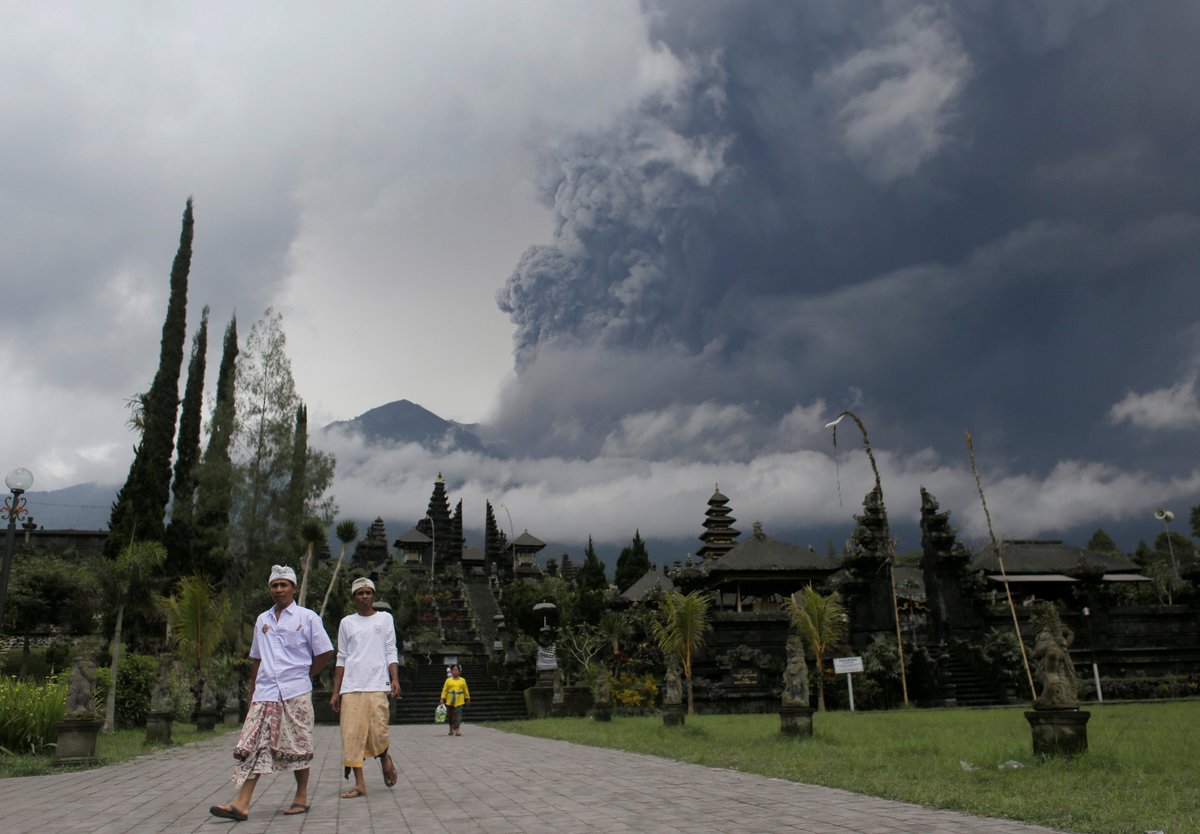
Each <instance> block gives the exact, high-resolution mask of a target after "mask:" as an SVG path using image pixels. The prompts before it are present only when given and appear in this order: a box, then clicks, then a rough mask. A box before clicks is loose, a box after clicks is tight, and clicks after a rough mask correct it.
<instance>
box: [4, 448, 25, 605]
mask: <svg viewBox="0 0 1200 834" xmlns="http://www.w3.org/2000/svg"><path fill="white" fill-rule="evenodd" d="M4 484H5V486H7V487H8V488H9V490H11V491H12V495H11V496H9V497H8V498H5V499H4V508H3V512H4V516H5V518H7V519H8V532H7V533H6V534H5V536H4V565H3V567H0V628H3V627H4V599H5V597H7V596H8V572H9V570H10V569H11V568H12V557H13V545H14V543H15V542H16V538H17V519H18V518H20V517H21V516H22V515H23V514H24V513H25V498H24V497H23V496H24V494H25V491H26V490H28V489H29V488H30V487H31V486H33V473H32V472H30V471H29V470H28V469H26V468H25V467H23V466H18V467H17V468H16V469H14V470H13V471H12V472H9V473H8V475H7V476H6V477H5V478H4Z"/></svg>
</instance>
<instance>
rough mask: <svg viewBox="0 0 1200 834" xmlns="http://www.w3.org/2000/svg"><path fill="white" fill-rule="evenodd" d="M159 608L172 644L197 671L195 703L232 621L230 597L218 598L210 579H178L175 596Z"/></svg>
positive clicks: (198, 699)
mask: <svg viewBox="0 0 1200 834" xmlns="http://www.w3.org/2000/svg"><path fill="white" fill-rule="evenodd" d="M159 607H160V608H161V609H162V610H163V613H165V614H166V615H167V625H168V626H170V634H171V643H172V644H173V645H174V646H175V648H176V650H177V651H178V652H179V653H180V654H181V655H182V656H183V657H184V659H185V660H186V661H187V664H188V665H189V666H191V667H192V668H193V669H194V670H195V672H196V681H195V686H194V691H195V694H196V703H197V704H199V703H200V693H201V692H202V691H203V689H204V679H205V674H206V672H207V671H208V669H207V667H208V662H209V660H210V659H212V657H213V655H215V654H216V652H217V647H218V646H219V645H220V644H221V639H222V638H223V637H224V634H225V621H226V620H227V619H228V618H229V598H228V597H222V598H221V599H220V600H218V599H216V598H215V594H214V592H213V588H212V586H211V585H209V583H208V580H207V579H206V578H205V577H203V576H200V575H196V576H185V577H184V578H183V579H180V580H179V586H178V590H177V591H176V593H175V596H171V597H161V598H160V599H159Z"/></svg>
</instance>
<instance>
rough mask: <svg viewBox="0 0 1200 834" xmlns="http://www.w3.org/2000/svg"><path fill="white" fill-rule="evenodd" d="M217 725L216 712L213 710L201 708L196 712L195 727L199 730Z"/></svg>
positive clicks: (209, 728)
mask: <svg viewBox="0 0 1200 834" xmlns="http://www.w3.org/2000/svg"><path fill="white" fill-rule="evenodd" d="M216 726H217V713H216V711H215V710H213V711H211V712H210V711H208V710H202V711H200V712H198V713H196V729H197V730H200V731H201V732H203V731H205V730H211V729H213V728H214V727H216Z"/></svg>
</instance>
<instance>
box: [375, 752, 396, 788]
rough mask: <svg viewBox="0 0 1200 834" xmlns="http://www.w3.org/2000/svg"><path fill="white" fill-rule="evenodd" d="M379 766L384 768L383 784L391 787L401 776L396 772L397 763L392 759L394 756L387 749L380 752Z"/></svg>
mask: <svg viewBox="0 0 1200 834" xmlns="http://www.w3.org/2000/svg"><path fill="white" fill-rule="evenodd" d="M379 766H380V767H381V768H382V769H383V784H385V785H387V786H388V787H389V788H390V787H392V785H395V784H396V781H397V780H398V779H399V778H400V776H399V774H398V773H396V765H395V763H394V762H393V761H392V757H391V756H390V755H388V753H387V752H386V751H384V752H383V753H381V754H380V758H379Z"/></svg>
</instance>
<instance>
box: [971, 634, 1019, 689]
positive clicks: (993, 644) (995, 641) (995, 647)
mask: <svg viewBox="0 0 1200 834" xmlns="http://www.w3.org/2000/svg"><path fill="white" fill-rule="evenodd" d="M980 650H981V652H982V654H983V661H984V663H985V664H986V665H987V668H988V671H989V673H990V674H991V676H992V680H994V681H995V682H996V683H997V684H998V685H1000V686H1005V687H1013V688H1016V687H1017V683H1018V681H1020V680H1021V679H1022V678H1023V677H1024V665H1023V662H1022V660H1021V644H1020V643H1018V642H1017V636H1016V635H1015V634H1013V632H1012V629H1008V628H993V629H991V630H990V631H988V633H987V634H985V635H984V636H983V643H982V644H981V645H980Z"/></svg>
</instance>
